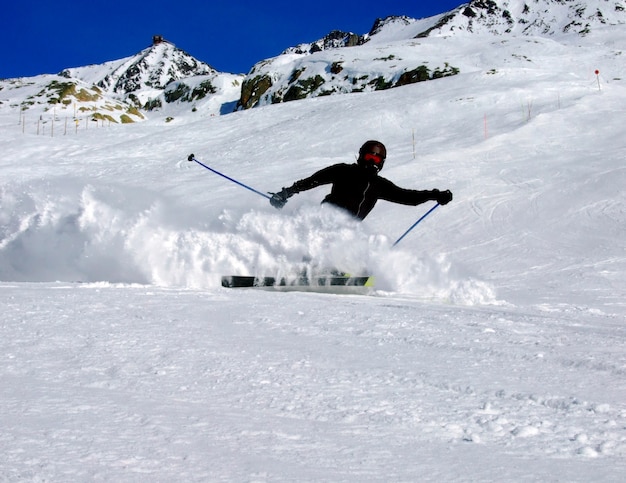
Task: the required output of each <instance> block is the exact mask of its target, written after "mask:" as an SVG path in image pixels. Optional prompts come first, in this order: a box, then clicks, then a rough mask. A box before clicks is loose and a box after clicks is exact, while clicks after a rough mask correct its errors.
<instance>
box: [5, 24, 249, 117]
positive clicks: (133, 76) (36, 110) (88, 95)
mask: <svg viewBox="0 0 626 483" xmlns="http://www.w3.org/2000/svg"><path fill="white" fill-rule="evenodd" d="M242 79H243V76H242V75H237V74H229V73H221V72H217V71H216V70H215V69H213V68H212V67H211V66H210V65H208V64H206V63H204V62H201V61H199V60H197V59H195V58H194V57H192V56H191V55H190V54H188V53H187V52H185V51H183V50H181V49H179V48H177V47H176V46H175V45H173V44H172V43H170V42H168V41H167V40H165V39H163V38H161V37H160V36H155V37H154V38H153V41H152V45H151V46H150V47H148V48H146V49H144V50H142V51H140V52H139V53H138V54H136V55H133V56H130V57H126V58H124V59H120V60H116V61H111V62H105V63H103V64H94V65H89V66H85V67H75V68H68V69H64V70H63V71H61V72H60V73H59V74H58V75H40V76H36V77H32V78H19V79H8V80H3V81H0V89H1V90H2V93H1V94H0V102H1V104H0V108H3V107H4V106H10V107H12V108H19V109H20V110H21V111H24V116H28V117H41V116H42V115H44V114H45V113H50V112H54V113H55V115H56V116H61V117H63V116H64V115H65V116H71V117H72V119H74V120H75V121H77V122H81V121H83V120H85V121H87V120H93V121H100V120H102V121H108V122H115V123H117V122H122V123H128V122H135V121H138V120H143V119H145V118H147V117H150V116H151V115H152V114H151V113H152V112H153V111H154V112H155V114H156V113H157V112H158V114H157V115H158V116H160V117H166V116H172V115H175V114H176V113H178V112H180V111H181V110H183V111H192V110H193V111H197V110H202V111H204V112H209V113H211V114H220V113H222V112H231V111H232V110H233V106H234V104H235V102H236V101H237V100H238V98H239V95H240V87H241V81H242ZM168 118H169V117H168Z"/></svg>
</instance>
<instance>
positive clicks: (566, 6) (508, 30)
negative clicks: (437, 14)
mask: <svg viewBox="0 0 626 483" xmlns="http://www.w3.org/2000/svg"><path fill="white" fill-rule="evenodd" d="M625 11H626V3H625V2H624V1H623V0H534V1H530V0H472V1H471V2H469V3H468V4H466V5H462V6H460V7H459V8H457V9H455V10H453V11H452V12H450V13H448V14H446V15H443V16H442V17H441V18H440V19H439V21H438V22H437V23H436V24H435V25H434V26H433V27H432V28H430V29H428V30H426V31H424V32H422V33H421V34H420V35H419V36H420V37H423V36H427V35H435V34H436V35H450V34H453V33H459V32H468V33H473V34H477V33H481V32H488V33H491V34H496V35H504V34H521V35H544V36H545V35H548V36H552V35H558V34H568V33H571V34H578V35H586V34H588V33H589V32H590V31H591V30H592V29H595V28H599V27H603V26H606V25H619V24H624V23H626V12H625Z"/></svg>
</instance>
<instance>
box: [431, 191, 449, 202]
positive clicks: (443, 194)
mask: <svg viewBox="0 0 626 483" xmlns="http://www.w3.org/2000/svg"><path fill="white" fill-rule="evenodd" d="M433 194H434V196H435V201H436V202H437V203H439V204H440V205H447V204H448V203H450V202H451V201H452V191H450V190H445V191H439V190H433Z"/></svg>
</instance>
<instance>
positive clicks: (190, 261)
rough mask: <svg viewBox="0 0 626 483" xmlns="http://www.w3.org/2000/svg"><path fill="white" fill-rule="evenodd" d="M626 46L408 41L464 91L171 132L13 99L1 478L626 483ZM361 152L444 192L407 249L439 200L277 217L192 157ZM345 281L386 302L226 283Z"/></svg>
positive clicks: (361, 101) (4, 182) (273, 165)
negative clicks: (368, 286)
mask: <svg viewBox="0 0 626 483" xmlns="http://www.w3.org/2000/svg"><path fill="white" fill-rule="evenodd" d="M622 30H623V29H622ZM624 40H625V39H624V35H623V32H620V30H619V29H616V28H613V29H607V31H600V32H598V33H594V34H592V35H589V36H588V37H586V38H578V37H576V38H574V37H572V38H570V39H567V38H563V39H560V40H559V39H552V40H549V39H542V38H514V37H511V38H509V39H508V40H506V41H503V40H492V41H491V43H489V41H486V40H485V39H484V38H483V39H474V40H472V39H471V38H464V39H463V40H462V41H461V40H458V39H456V40H455V39H454V38H444V37H442V38H438V39H422V40H420V43H422V44H423V45H424V48H425V49H440V50H441V51H442V52H448V53H449V56H446V54H444V55H442V58H444V60H445V58H452V57H453V56H456V57H455V58H457V59H463V62H461V61H460V60H459V62H457V65H458V66H459V67H460V68H461V73H460V74H459V75H457V76H454V77H450V78H445V79H441V80H437V81H431V82H425V83H420V84H414V85H411V86H406V87H402V88H397V89H393V90H389V91H384V92H372V93H362V94H351V95H341V96H331V97H323V98H317V99H311V100H304V101H298V102H291V103H285V104H280V105H273V106H265V107H261V108H258V109H253V110H250V111H245V112H237V113H233V114H229V115H224V116H213V115H210V114H208V113H207V112H203V111H202V110H198V111H197V112H194V113H182V112H181V113H180V115H177V116H172V117H174V119H173V120H172V121H171V122H165V120H164V118H163V117H159V116H158V113H153V114H152V118H151V119H148V120H147V121H145V122H142V123H138V124H134V125H111V126H102V125H100V126H97V127H96V126H89V128H88V129H82V128H81V129H79V130H74V129H69V130H67V131H66V132H63V129H61V128H59V127H58V126H60V125H61V126H62V125H63V120H62V118H61V119H59V120H57V121H56V122H57V127H56V129H55V130H54V131H53V132H52V131H51V129H50V126H51V121H50V117H51V115H52V113H50V112H46V113H42V118H43V119H44V120H46V121H47V122H48V124H47V130H44V129H43V128H42V126H37V125H36V122H35V117H34V116H31V117H30V118H29V120H30V121H29V122H28V123H24V122H20V120H21V119H22V118H21V117H20V114H19V112H18V109H17V108H15V107H11V105H10V104H9V103H3V104H2V105H1V106H0V124H1V128H0V149H1V151H2V153H3V155H2V159H1V160H0V172H1V173H2V176H1V178H0V180H1V185H0V201H1V202H0V299H1V300H2V315H1V319H0V320H1V324H0V357H2V360H3V363H2V365H1V366H0V367H1V368H0V384H1V386H2V391H1V392H0V427H1V428H2V430H1V431H0V455H1V456H0V480H2V481H102V480H104V481H164V482H165V481H355V482H356V481H425V480H430V481H623V478H624V475H625V474H626V324H625V321H626V320H625V315H626V275H625V270H626V253H625V240H626V195H625V190H624V187H625V186H626V164H625V159H626V144H625V143H624V119H625V117H626V84H625V82H626V81H625V80H624V79H622V78H620V76H622V75H623V72H624V67H625V62H624V55H623V54H622V52H621V51H620V50H619V49H618V47H617V46H618V45H621V46H623V45H626V43H625V42H624ZM485 42H487V44H486V43H485ZM413 48H415V47H413ZM446 49H447V50H446ZM614 49H615V50H614ZM354 52H358V51H356V50H355V51H354ZM346 55H348V54H346ZM595 69H598V70H599V74H598V75H596V74H595V72H594V71H595ZM0 96H2V92H1V91H0ZM168 114H171V112H168ZM38 128H39V129H40V131H39V135H37V131H36V129H38ZM367 139H379V140H381V141H382V142H384V143H385V144H386V146H387V149H388V153H389V154H388V158H387V161H386V165H385V168H384V170H383V172H382V175H383V176H385V177H387V178H389V179H390V180H392V181H394V182H396V183H397V184H398V185H400V186H403V187H407V188H415V189H432V188H440V189H450V190H452V191H453V193H454V201H452V202H451V203H450V204H449V205H447V206H444V207H439V208H438V209H437V210H435V211H434V212H433V213H432V214H431V215H429V216H428V217H427V218H425V219H424V220H423V221H422V222H421V223H420V224H419V225H418V226H417V227H416V228H415V229H414V230H413V231H412V232H411V233H409V235H407V237H406V238H405V239H404V240H402V242H401V243H399V244H398V245H397V246H396V247H395V248H393V247H392V245H393V242H394V241H395V240H396V239H397V238H398V237H399V236H400V235H401V234H402V233H404V232H405V230H406V229H407V228H408V227H409V226H411V225H412V224H413V222H414V221H415V220H417V219H418V218H419V217H420V216H421V215H422V214H423V213H425V212H426V211H427V210H428V209H429V208H430V207H431V206H432V203H427V204H424V205H421V206H419V207H407V206H399V205H393V204H389V203H386V202H380V203H379V204H378V205H377V207H376V208H375V209H374V211H373V212H372V214H371V215H370V216H369V217H368V218H367V219H366V220H365V221H364V222H363V223H357V222H355V221H353V220H351V219H348V218H346V217H345V216H344V215H343V214H341V213H337V212H336V211H335V210H333V209H331V208H329V207H326V206H323V207H320V205H319V202H320V200H321V199H322V198H323V197H324V195H325V194H326V193H327V189H326V188H325V187H321V188H318V189H315V190H312V191H309V192H306V193H301V194H299V195H297V196H295V197H293V198H292V199H290V200H289V203H288V204H287V205H286V206H285V208H283V209H282V210H280V211H278V210H275V209H274V208H272V207H271V206H270V204H269V203H268V202H267V199H264V198H262V197H261V196H258V195H257V194H255V193H252V192H250V191H248V190H245V189H243V188H242V187H240V186H237V185H236V184H234V183H231V182H229V181H227V180H225V179H224V178H222V177H220V176H217V175H215V174H213V173H211V172H210V171H208V170H206V169H204V168H203V167H201V166H199V165H198V164H196V163H194V162H189V161H187V156H188V155H189V154H190V153H194V154H195V156H196V158H197V159H198V160H200V161H202V162H204V163H206V164H207V165H209V166H211V167H212V168H214V169H216V170H219V171H221V172H223V173H225V174H227V175H228V176H231V177H233V178H235V179H237V180H240V181H242V182H244V183H246V184H248V185H250V186H252V187H254V188H255V189H257V190H260V191H262V192H266V191H277V190H279V189H281V187H283V186H288V185H290V184H291V183H292V182H293V181H295V180H297V179H300V178H302V177H305V176H308V175H310V174H312V173H313V172H314V171H315V170H317V169H320V168H322V167H325V166H327V165H329V164H332V163H336V162H352V161H353V160H354V156H355V153H356V152H357V150H358V148H359V146H360V145H361V144H362V143H363V142H364V141H366V140H367ZM329 267H332V268H341V269H342V270H345V271H349V272H351V273H368V274H372V275H374V276H375V277H376V287H375V288H374V290H373V291H372V292H371V293H370V294H367V295H336V294H318V293H299V292H289V293H280V292H274V291H261V290H247V289H242V290H232V289H225V288H222V287H221V286H220V276H221V275H224V274H242V275H246V274H258V275H276V274H289V273H292V272H297V271H299V270H303V269H306V270H310V271H315V270H322V269H324V268H329Z"/></svg>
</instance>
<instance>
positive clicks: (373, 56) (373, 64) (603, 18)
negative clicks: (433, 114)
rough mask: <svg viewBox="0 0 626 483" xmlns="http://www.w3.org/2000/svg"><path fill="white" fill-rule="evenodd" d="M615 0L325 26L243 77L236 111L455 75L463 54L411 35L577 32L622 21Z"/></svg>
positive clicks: (472, 7) (518, 1)
mask: <svg viewBox="0 0 626 483" xmlns="http://www.w3.org/2000/svg"><path fill="white" fill-rule="evenodd" d="M625 10H626V8H625V2H624V1H623V0H591V1H580V0H534V1H532V2H531V1H527V0H486V1H484V0H473V1H471V2H469V3H467V4H464V5H461V6H460V7H458V8H456V9H454V10H452V11H451V12H447V13H444V14H441V15H436V16H433V17H430V18H426V19H419V20H416V19H412V18H409V17H405V16H401V17H388V18H386V19H377V20H376V21H375V22H374V25H373V26H372V28H371V29H370V31H369V32H368V33H367V34H363V35H358V34H355V33H353V32H342V31H333V32H331V33H330V34H328V35H327V36H325V37H324V38H322V39H320V40H317V41H314V42H311V43H308V44H306V43H305V44H299V45H297V46H295V47H290V48H288V49H286V50H285V51H284V52H283V53H282V54H281V55H279V56H278V57H275V58H273V59H267V60H263V61H261V62H259V63H258V64H256V65H255V66H254V67H253V68H252V70H251V71H250V73H249V74H248V76H247V77H246V79H245V81H244V83H243V87H242V95H241V99H240V101H239V104H238V105H239V107H240V108H244V109H247V108H250V107H254V106H258V105H265V104H271V103H277V102H286V101H291V100H296V99H303V98H306V97H317V96H325V95H332V94H337V93H352V92H364V91H373V90H384V89H389V88H393V87H399V86H403V85H406V84H410V83H415V82H422V81H426V80H433V79H438V78H441V77H447V76H450V75H456V74H458V73H459V71H460V70H461V69H462V68H463V67H465V68H470V69H471V68H472V67H471V66H466V65H465V66H464V65H463V64H465V62H464V59H463V58H458V56H454V55H450V52H449V51H448V52H446V55H448V57H447V58H444V56H442V53H441V52H437V51H434V52H433V51H428V50H426V49H424V48H422V47H421V45H420V42H419V40H418V39H420V38H425V37H429V36H459V35H464V34H481V33H482V34H488V35H492V36H503V35H525V36H541V37H550V36H554V35H556V34H568V33H570V34H575V35H585V34H587V33H589V32H590V31H591V30H592V29H596V28H601V27H604V26H606V25H619V24H625V23H626V11H625Z"/></svg>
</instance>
